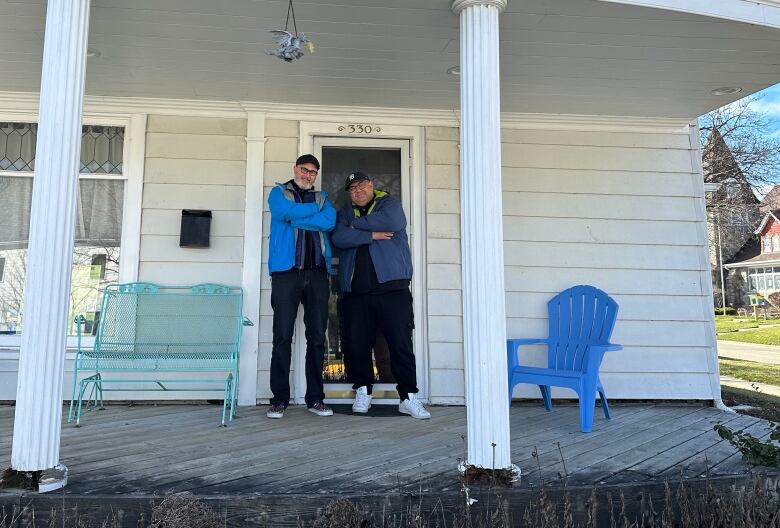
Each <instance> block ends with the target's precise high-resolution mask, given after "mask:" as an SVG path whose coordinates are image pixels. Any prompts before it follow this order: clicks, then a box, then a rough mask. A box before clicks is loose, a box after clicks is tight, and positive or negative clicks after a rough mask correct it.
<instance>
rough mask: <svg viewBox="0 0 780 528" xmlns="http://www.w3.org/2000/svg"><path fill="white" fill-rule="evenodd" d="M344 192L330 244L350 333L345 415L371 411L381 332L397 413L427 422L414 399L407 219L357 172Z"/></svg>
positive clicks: (398, 204) (392, 199)
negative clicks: (350, 395)
mask: <svg viewBox="0 0 780 528" xmlns="http://www.w3.org/2000/svg"><path fill="white" fill-rule="evenodd" d="M344 187H345V189H346V190H347V192H348V193H349V198H350V201H351V203H349V204H347V205H346V206H345V207H344V208H343V209H342V210H341V211H339V214H338V221H337V223H336V229H335V230H334V231H333V235H332V238H333V244H334V245H335V246H336V247H338V248H341V250H342V251H341V255H340V257H339V279H340V285H341V291H342V292H343V295H344V297H343V300H342V309H343V310H344V317H345V318H346V326H347V327H348V329H349V335H348V336H346V337H347V338H348V339H349V340H350V352H351V357H350V368H349V369H348V374H349V376H350V378H351V380H350V381H352V383H353V385H352V388H353V389H354V390H355V392H356V395H355V403H354V404H353V405H352V411H353V412H357V413H367V412H368V409H369V408H370V407H371V388H372V384H373V382H374V366H373V363H372V361H371V350H372V348H373V346H374V343H375V342H376V333H377V328H380V329H381V330H382V334H383V335H384V337H385V339H386V340H387V344H388V348H389V350H390V370H391V372H392V373H393V377H394V378H395V380H396V383H397V384H398V385H397V389H398V396H399V397H400V402H399V404H398V411H399V412H401V413H403V414H408V415H410V416H412V417H414V418H418V419H428V418H430V417H431V415H430V413H429V412H428V411H427V410H426V409H425V407H424V406H423V404H422V402H421V401H420V400H418V399H417V392H418V390H417V370H416V366H415V360H414V349H413V346H412V331H413V330H414V312H413V309H412V293H411V292H410V291H409V285H410V282H411V278H412V255H411V251H410V250H409V240H408V239H407V236H406V215H405V214H404V210H403V208H402V206H401V202H400V201H398V199H397V198H395V197H393V196H390V195H389V194H387V193H386V192H384V191H380V190H377V189H374V183H373V181H371V178H370V177H369V176H367V175H366V174H364V173H362V172H354V173H352V174H350V175H349V176H348V177H347V180H346V182H345V185H344Z"/></svg>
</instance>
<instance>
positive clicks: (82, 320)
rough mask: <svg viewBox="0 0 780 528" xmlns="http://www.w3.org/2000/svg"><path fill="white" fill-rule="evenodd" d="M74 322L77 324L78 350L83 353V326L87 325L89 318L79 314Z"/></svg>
mask: <svg viewBox="0 0 780 528" xmlns="http://www.w3.org/2000/svg"><path fill="white" fill-rule="evenodd" d="M73 322H74V323H76V349H77V350H78V352H81V326H82V325H84V324H86V323H87V318H86V317H84V315H83V314H79V315H77V316H76V317H74V318H73Z"/></svg>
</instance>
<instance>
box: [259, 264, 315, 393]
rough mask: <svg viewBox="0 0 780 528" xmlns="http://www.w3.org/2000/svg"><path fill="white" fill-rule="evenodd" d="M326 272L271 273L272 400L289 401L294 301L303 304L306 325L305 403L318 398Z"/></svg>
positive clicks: (295, 303) (295, 315)
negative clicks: (272, 316)
mask: <svg viewBox="0 0 780 528" xmlns="http://www.w3.org/2000/svg"><path fill="white" fill-rule="evenodd" d="M329 296H330V290H329V288H328V274H327V273H326V272H325V270H321V269H313V270H291V271H285V272H282V273H274V274H273V275H272V276H271V307H272V308H273V310H274V328H273V332H274V337H273V342H274V347H273V350H272V352H271V392H273V394H274V397H273V398H271V403H272V404H281V405H285V406H286V405H287V404H288V403H290V361H291V359H292V337H293V332H294V331H295V319H296V317H297V316H298V305H299V304H303V323H304V325H305V327H306V404H307V405H309V406H311V405H312V404H314V402H316V401H322V399H323V398H324V397H325V391H324V388H323V385H322V365H323V362H324V360H325V329H326V328H327V326H328V297H329Z"/></svg>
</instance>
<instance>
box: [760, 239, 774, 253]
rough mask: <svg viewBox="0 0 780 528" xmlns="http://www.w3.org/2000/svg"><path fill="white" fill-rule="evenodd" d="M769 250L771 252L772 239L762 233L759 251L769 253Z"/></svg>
mask: <svg viewBox="0 0 780 528" xmlns="http://www.w3.org/2000/svg"><path fill="white" fill-rule="evenodd" d="M771 252H772V240H771V239H770V238H769V235H762V236H761V253H771Z"/></svg>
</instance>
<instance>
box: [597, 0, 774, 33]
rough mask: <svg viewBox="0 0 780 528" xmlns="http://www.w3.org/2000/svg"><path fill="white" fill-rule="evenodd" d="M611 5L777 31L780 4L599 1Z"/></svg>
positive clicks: (753, 0)
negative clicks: (637, 7)
mask: <svg viewBox="0 0 780 528" xmlns="http://www.w3.org/2000/svg"><path fill="white" fill-rule="evenodd" d="M601 1H602V2H611V3H614V4H628V5H634V6H640V7H652V8H656V9H667V10H669V11H679V12H682V13H691V14H694V15H703V16H710V17H714V18H722V19H725V20H735V21H737V22H747V23H749V24H757V25H759V26H767V27H773V28H780V2H778V1H775V0H685V1H681V0H601Z"/></svg>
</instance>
